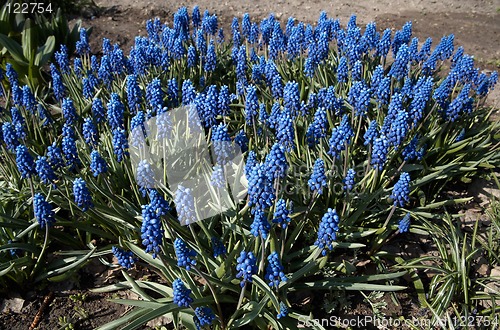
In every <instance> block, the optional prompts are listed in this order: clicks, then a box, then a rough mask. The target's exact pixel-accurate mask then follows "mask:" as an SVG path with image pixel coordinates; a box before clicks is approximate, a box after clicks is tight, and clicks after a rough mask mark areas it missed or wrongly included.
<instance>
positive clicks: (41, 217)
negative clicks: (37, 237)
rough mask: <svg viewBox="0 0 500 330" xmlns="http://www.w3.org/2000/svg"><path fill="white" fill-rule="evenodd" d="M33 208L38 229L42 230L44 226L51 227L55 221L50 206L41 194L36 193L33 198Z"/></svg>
mask: <svg viewBox="0 0 500 330" xmlns="http://www.w3.org/2000/svg"><path fill="white" fill-rule="evenodd" d="M33 208H34V210H35V217H36V219H37V221H38V223H39V224H40V228H44V227H45V226H47V227H51V226H52V225H53V224H54V222H55V221H56V219H55V218H54V210H53V209H52V206H51V205H50V203H49V202H47V200H46V199H45V197H44V196H43V195H42V194H41V193H36V194H35V195H34V196H33Z"/></svg>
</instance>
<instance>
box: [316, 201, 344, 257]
mask: <svg viewBox="0 0 500 330" xmlns="http://www.w3.org/2000/svg"><path fill="white" fill-rule="evenodd" d="M339 222H340V218H339V216H338V215H337V211H336V210H335V209H331V208H329V209H328V210H327V212H326V213H325V215H324V216H323V218H322V219H321V222H320V224H319V230H318V238H317V239H316V242H314V245H316V246H317V247H319V248H320V249H321V250H322V251H321V254H322V255H324V256H325V255H326V253H327V250H329V251H331V250H333V242H334V241H335V240H336V239H337V232H338V231H339Z"/></svg>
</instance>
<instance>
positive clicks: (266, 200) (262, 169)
mask: <svg viewBox="0 0 500 330" xmlns="http://www.w3.org/2000/svg"><path fill="white" fill-rule="evenodd" d="M249 159H250V157H249V158H248V159H247V165H248V160H249ZM245 169H246V171H247V172H246V174H247V177H248V187H249V188H248V196H249V201H248V205H249V206H255V207H258V208H262V209H264V208H266V207H269V206H271V205H273V202H274V200H275V198H276V196H275V189H274V186H273V181H272V180H269V176H268V173H267V169H266V166H265V164H263V163H256V164H254V165H253V166H252V167H251V169H250V168H248V166H247V167H245ZM248 170H249V172H248Z"/></svg>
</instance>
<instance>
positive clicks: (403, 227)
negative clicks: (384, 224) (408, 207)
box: [398, 212, 410, 234]
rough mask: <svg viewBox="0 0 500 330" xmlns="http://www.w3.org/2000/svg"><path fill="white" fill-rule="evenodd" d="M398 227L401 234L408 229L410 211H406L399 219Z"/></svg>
mask: <svg viewBox="0 0 500 330" xmlns="http://www.w3.org/2000/svg"><path fill="white" fill-rule="evenodd" d="M398 229H399V232H400V233H401V234H402V233H406V232H408V230H410V212H408V213H406V214H405V216H404V217H403V219H401V220H400V221H399V224H398Z"/></svg>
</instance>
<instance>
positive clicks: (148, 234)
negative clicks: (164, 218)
mask: <svg viewBox="0 0 500 330" xmlns="http://www.w3.org/2000/svg"><path fill="white" fill-rule="evenodd" d="M141 239H142V245H143V246H145V247H146V250H145V252H146V253H149V252H153V258H156V257H157V256H158V253H160V250H161V244H162V241H163V228H162V226H161V219H160V215H159V214H158V212H157V209H156V207H155V205H152V204H147V205H143V206H142V226H141Z"/></svg>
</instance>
